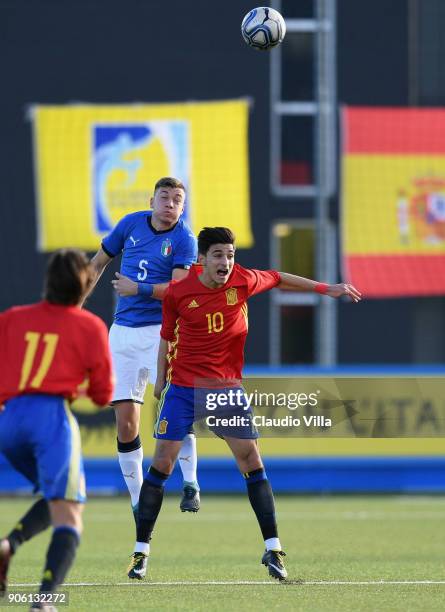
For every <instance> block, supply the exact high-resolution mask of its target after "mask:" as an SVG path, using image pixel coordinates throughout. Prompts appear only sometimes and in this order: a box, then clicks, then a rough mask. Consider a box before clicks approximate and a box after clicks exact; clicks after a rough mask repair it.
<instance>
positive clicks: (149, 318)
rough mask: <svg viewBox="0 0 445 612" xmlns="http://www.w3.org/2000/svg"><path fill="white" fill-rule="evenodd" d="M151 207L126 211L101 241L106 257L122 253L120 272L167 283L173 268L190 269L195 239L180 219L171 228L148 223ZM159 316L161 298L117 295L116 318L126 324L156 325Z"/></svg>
mask: <svg viewBox="0 0 445 612" xmlns="http://www.w3.org/2000/svg"><path fill="white" fill-rule="evenodd" d="M151 215H152V213H151V211H142V212H136V213H132V214H130V215H126V216H125V217H124V218H123V219H121V220H120V221H119V223H118V224H117V225H116V227H115V228H114V229H113V231H112V232H111V233H110V234H109V235H108V236H107V237H106V238H104V240H103V241H102V248H103V250H104V251H105V253H106V254H107V255H108V256H109V257H115V256H116V255H119V254H120V253H122V262H121V274H123V275H124V276H127V277H128V278H130V279H131V280H133V281H135V282H137V283H150V284H157V283H166V282H168V281H169V280H171V277H172V272H173V270H174V269H175V268H184V269H186V270H187V269H189V268H190V266H191V265H192V264H193V263H194V262H195V261H196V257H197V243H196V238H195V236H194V235H193V234H192V232H191V230H190V228H189V227H188V225H187V224H186V223H184V221H182V219H180V220H179V221H178V223H177V224H176V225H175V226H174V227H173V228H172V229H170V230H165V231H157V230H155V229H154V228H153V226H152V225H151ZM161 320H162V303H161V302H160V300H155V299H153V298H147V296H144V295H132V296H128V297H119V300H118V302H117V307H116V313H115V322H116V323H117V324H118V325H124V326H126V327H142V326H144V325H158V324H159V323H161Z"/></svg>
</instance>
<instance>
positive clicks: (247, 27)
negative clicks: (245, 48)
mask: <svg viewBox="0 0 445 612" xmlns="http://www.w3.org/2000/svg"><path fill="white" fill-rule="evenodd" d="M241 34H242V35H243V38H244V40H245V41H246V43H247V44H248V45H249V46H250V47H253V48H254V49H258V50H259V51H267V50H268V49H272V47H276V46H277V45H278V44H279V43H280V42H281V41H282V40H283V38H284V36H285V34H286V24H285V22H284V19H283V17H282V16H281V15H280V13H279V12H278V11H276V10H275V9H273V8H269V7H268V6H258V7H257V8H254V9H252V10H251V11H249V12H248V13H247V15H246V16H245V17H244V19H243V22H242V24H241Z"/></svg>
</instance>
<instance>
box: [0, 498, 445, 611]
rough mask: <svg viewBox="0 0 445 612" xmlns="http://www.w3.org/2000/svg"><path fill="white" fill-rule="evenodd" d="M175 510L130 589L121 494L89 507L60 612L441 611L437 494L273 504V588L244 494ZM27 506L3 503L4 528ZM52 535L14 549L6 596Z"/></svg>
mask: <svg viewBox="0 0 445 612" xmlns="http://www.w3.org/2000/svg"><path fill="white" fill-rule="evenodd" d="M178 504H179V497H176V496H168V497H167V498H166V500H165V503H164V506H163V508H162V510H161V514H160V517H159V520H158V525H157V527H156V531H155V534H154V540H153V542H152V549H151V557H150V562H149V574H148V578H147V580H146V581H141V582H131V581H129V580H128V579H127V578H126V567H127V564H128V561H129V555H130V553H131V551H132V547H133V539H134V529H133V525H132V516H131V511H130V505H129V503H128V501H127V500H126V499H124V498H108V499H92V500H90V501H89V503H88V504H87V507H86V510H85V514H84V518H85V530H84V535H83V538H82V544H81V547H80V549H79V552H78V556H77V559H76V563H75V565H74V567H73V568H72V570H71V572H70V574H69V576H68V578H67V583H68V585H70V586H67V587H65V589H66V590H67V591H68V592H69V597H70V605H69V607H68V608H66V607H60V608H59V610H63V609H66V610H73V611H74V610H75V611H76V612H77V611H83V610H85V611H86V610H125V611H127V612H128V611H130V610H131V612H133V611H136V610H159V609H163V610H187V611H191V610H193V611H195V610H206V611H208V610H211V611H214V610H225V611H226V610H227V611H231V610H241V611H244V610H256V611H261V610H270V609H272V610H302V611H303V610H304V611H309V612H318V611H326V612H335V611H337V610H338V611H342V612H349V611H351V612H352V611H354V612H358V611H373V612H374V611H385V612H386V611H391V612H396V611H399V610H400V611H403V612H407V611H411V610H412V611H414V610H415V611H425V612H430V611H433V610H444V609H445V528H444V522H445V498H442V497H396V496H394V497H393V496H391V497H371V496H369V497H313V498H307V497H278V498H277V509H278V519H279V527H280V538H281V541H282V544H283V547H284V550H285V551H286V552H287V558H286V560H287V564H286V565H287V567H288V570H289V580H290V582H289V583H288V584H280V583H277V582H275V581H273V580H272V579H271V578H269V577H268V575H267V571H266V569H265V568H264V567H263V566H262V565H261V564H260V559H261V555H262V552H263V542H262V540H261V537H260V533H259V529H258V526H257V524H256V520H255V518H254V515H253V513H252V510H251V508H250V505H249V502H248V499H247V497H243V496H240V497H211V496H206V495H205V491H204V492H203V499H202V508H201V511H200V512H199V513H198V514H197V515H191V514H182V513H181V512H180V511H179V508H178ZM29 505H30V500H29V499H2V500H0V508H1V512H0V533H3V534H4V533H6V532H7V531H8V530H9V529H10V528H11V527H12V525H13V523H14V522H15V520H16V519H18V518H19V517H20V516H21V515H22V514H23V513H24V511H25V510H26V509H27V508H28V507H29ZM48 538H49V532H48V533H45V534H42V535H41V536H38V537H37V538H35V539H34V540H33V541H31V542H29V543H27V544H25V545H24V546H23V547H22V548H21V549H20V550H19V552H18V553H17V555H16V557H15V558H14V559H13V563H12V565H11V570H10V592H15V591H24V590H27V589H28V588H29V587H25V586H22V585H30V584H36V583H38V581H39V579H40V574H41V568H42V564H43V558H44V551H45V549H46V546H47V543H48ZM292 581H294V582H292ZM298 581H302V583H301V584H299V583H298ZM212 582H213V583H215V584H211V583H212ZM241 582H243V583H244V584H240V583H241ZM0 605H1V604H0ZM7 607H9V609H12V607H11V606H7ZM21 607H22V608H25V607H26V606H21ZM15 608H16V609H17V607H16V606H15ZM19 608H20V606H19Z"/></svg>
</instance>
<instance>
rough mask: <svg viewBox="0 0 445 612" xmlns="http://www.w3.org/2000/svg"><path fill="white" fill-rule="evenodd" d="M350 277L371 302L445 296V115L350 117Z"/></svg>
mask: <svg viewBox="0 0 445 612" xmlns="http://www.w3.org/2000/svg"><path fill="white" fill-rule="evenodd" d="M342 136H343V143H342V149H343V150H342V220H341V224H342V250H343V268H344V277H345V278H346V279H347V280H348V282H351V283H353V284H354V285H356V286H357V287H358V288H359V289H360V291H362V292H363V294H364V295H365V296H366V297H374V298H385V297H405V296H427V295H443V294H445V110H443V109H417V108H366V107H360V108H354V107H345V108H344V109H343V111H342Z"/></svg>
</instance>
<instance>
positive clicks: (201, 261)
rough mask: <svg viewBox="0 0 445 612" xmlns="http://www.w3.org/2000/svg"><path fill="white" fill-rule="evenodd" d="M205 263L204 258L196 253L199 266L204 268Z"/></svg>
mask: <svg viewBox="0 0 445 612" xmlns="http://www.w3.org/2000/svg"><path fill="white" fill-rule="evenodd" d="M205 262H206V256H205V255H203V254H202V253H198V263H199V264H201V266H204V265H205Z"/></svg>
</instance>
